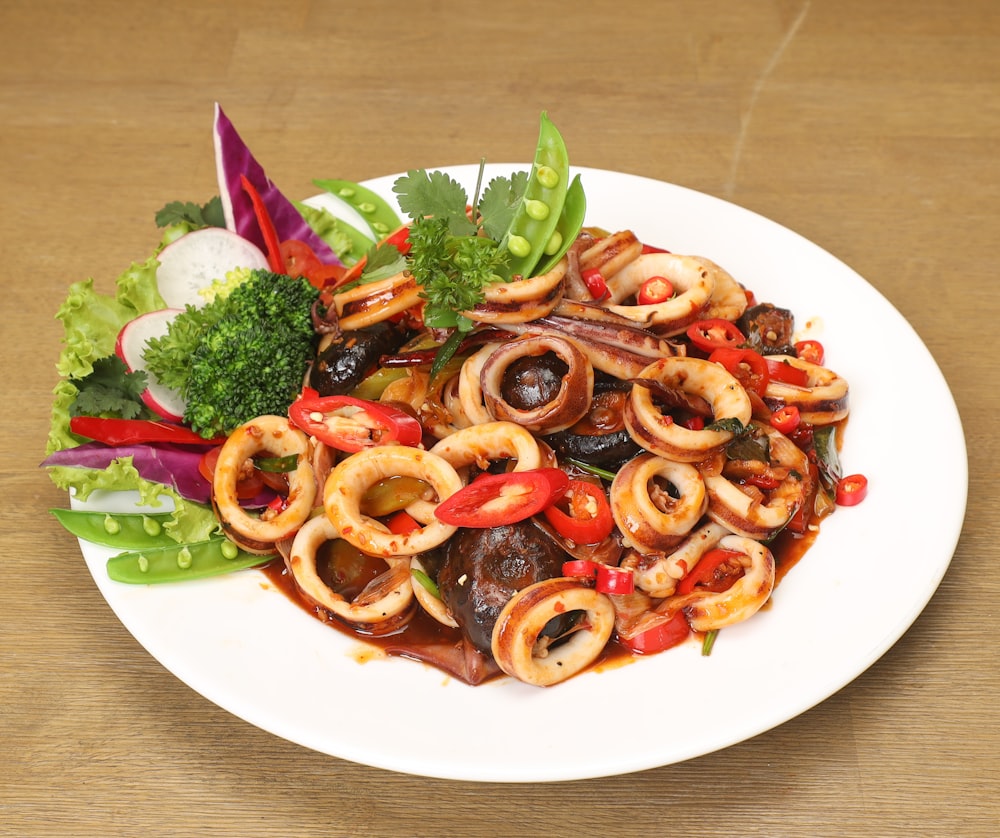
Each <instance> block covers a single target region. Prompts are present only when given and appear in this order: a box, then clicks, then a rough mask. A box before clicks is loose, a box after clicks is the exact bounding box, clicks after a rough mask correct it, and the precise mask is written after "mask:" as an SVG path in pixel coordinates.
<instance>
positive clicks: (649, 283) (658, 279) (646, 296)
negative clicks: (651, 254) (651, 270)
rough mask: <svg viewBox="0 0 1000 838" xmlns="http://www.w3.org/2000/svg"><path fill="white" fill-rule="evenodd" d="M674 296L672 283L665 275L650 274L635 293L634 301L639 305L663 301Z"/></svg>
mask: <svg viewBox="0 0 1000 838" xmlns="http://www.w3.org/2000/svg"><path fill="white" fill-rule="evenodd" d="M673 296H674V286H673V283H672V282H671V281H670V280H669V279H667V278H666V277H665V276H651V277H650V278H649V279H647V280H646V281H645V282H644V283H642V285H640V286H639V291H638V293H637V294H636V295H635V301H636V302H637V303H638V304H639V305H641V306H648V305H655V304H656V303H665V302H666V301H667V300H669V299H670V298H671V297H673Z"/></svg>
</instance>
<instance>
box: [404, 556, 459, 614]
mask: <svg viewBox="0 0 1000 838" xmlns="http://www.w3.org/2000/svg"><path fill="white" fill-rule="evenodd" d="M409 568H410V575H411V577H412V575H413V572H414V571H419V572H420V573H427V568H425V567H424V565H423V563H422V562H421V561H420V559H419V558H417V557H416V556H413V557H412V558H411V559H410V564H409ZM411 586H412V588H413V595H414V596H415V597H416V598H417V603H418V604H419V605H420V607H421V608H423V609H424V611H426V612H427V614H428V615H429V616H431V617H433V618H434V619H435V620H437V621H438V622H439V623H441V625H444V626H450V627H451V628H458V623H457V622H456V620H455V618H454V617H452V616H451V614H449V613H448V606H446V605H445V604H444V600H442V599H441V597H439V596H435V595H434V594H432V593H431V592H430V591H428V590H427V588H425V587H424V586H423V585H421V584H420V581H419V580H412V582H411Z"/></svg>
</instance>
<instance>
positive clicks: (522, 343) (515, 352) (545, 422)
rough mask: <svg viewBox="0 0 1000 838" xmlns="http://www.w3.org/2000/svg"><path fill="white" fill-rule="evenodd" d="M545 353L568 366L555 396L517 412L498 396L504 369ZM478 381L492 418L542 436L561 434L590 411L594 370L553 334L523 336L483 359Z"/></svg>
mask: <svg viewBox="0 0 1000 838" xmlns="http://www.w3.org/2000/svg"><path fill="white" fill-rule="evenodd" d="M546 352H554V353H555V354H556V355H558V356H559V358H560V359H561V360H562V361H563V362H565V364H566V366H567V367H568V370H567V372H566V375H564V376H563V379H562V383H561V384H560V386H559V392H558V394H556V397H555V398H554V399H553V400H552V401H551V402H549V403H548V404H544V405H542V406H541V407H537V408H534V409H531V410H519V409H517V408H516V407H514V406H513V405H511V404H508V402H507V401H506V400H505V399H504V397H503V395H502V389H503V377H504V373H505V372H506V371H507V368H508V367H509V366H510V365H511V364H512V363H514V362H515V361H517V360H518V359H520V358H525V357H531V356H537V355H544V354H545V353H546ZM480 379H481V382H482V388H483V398H484V399H485V402H486V407H487V409H488V410H489V412H490V414H491V415H492V416H493V417H494V418H495V419H500V420H506V421H510V422H514V423H516V424H518V425H521V426H522V427H524V428H527V429H528V430H529V431H534V432H537V433H543V434H550V433H555V432H556V431H563V430H565V429H566V428H569V427H572V426H573V425H575V424H576V423H577V422H579V421H580V420H581V419H582V418H583V417H584V416H586V415H587V411H589V410H590V402H591V399H592V398H593V395H594V368H593V367H592V366H591V365H590V361H588V360H587V356H586V355H584V354H583V352H581V351H580V349H579V348H578V347H577V346H576V344H574V343H573V341H571V340H567V339H566V338H560V337H555V336H554V335H527V336H525V337H522V338H518V339H517V340H513V341H511V342H510V343H505V344H503V345H501V346H500V347H499V348H498V349H496V350H495V351H494V352H493V353H492V354H491V355H490V356H489V358H487V359H486V363H485V364H483V369H482V373H481V374H480Z"/></svg>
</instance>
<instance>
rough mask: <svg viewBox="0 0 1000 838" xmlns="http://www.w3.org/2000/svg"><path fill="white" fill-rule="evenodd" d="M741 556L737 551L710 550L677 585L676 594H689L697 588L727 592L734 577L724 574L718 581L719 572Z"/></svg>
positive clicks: (719, 548) (716, 548)
mask: <svg viewBox="0 0 1000 838" xmlns="http://www.w3.org/2000/svg"><path fill="white" fill-rule="evenodd" d="M741 555H742V554H741V553H740V552H738V551H737V550H725V549H723V548H722V547H715V548H713V549H711V550H709V551H708V552H707V553H705V555H703V556H702V557H701V558H700V559H699V560H698V563H697V564H696V565H695V566H694V567H693V568H691V572H690V573H688V575H687V576H685V577H684V578H683V579H681V581H680V582H678V583H677V590H676V593H678V594H689V593H691V591H693V590H694V589H695V587H696V586H701V587H708V588H709V589H710V590H715V589H719V590H723V591H724V590H726V589H727V588H729V587H730V585H731V584H732V577H731V575H730V574H723V575H722V578H721V579H717V578H716V577H717V571H718V570H719V568H720V567H721V566H722V565H724V564H726V562H730V561H732V560H733V559H736V558H737V557H739V556H741ZM720 585H721V587H719V586H720Z"/></svg>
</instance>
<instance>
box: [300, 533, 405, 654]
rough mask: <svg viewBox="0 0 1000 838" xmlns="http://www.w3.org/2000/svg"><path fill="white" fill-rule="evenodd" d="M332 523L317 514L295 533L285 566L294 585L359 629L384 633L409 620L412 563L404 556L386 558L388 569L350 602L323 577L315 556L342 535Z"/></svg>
mask: <svg viewBox="0 0 1000 838" xmlns="http://www.w3.org/2000/svg"><path fill="white" fill-rule="evenodd" d="M339 537H340V534H339V533H338V532H337V528H336V527H335V526H333V523H332V522H331V521H330V520H329V519H327V518H324V517H323V516H322V515H318V516H316V517H315V518H311V519H310V520H309V521H307V522H306V523H305V524H304V525H303V526H302V528H301V529H300V530H299V531H298V533H297V534H296V535H295V540H294V541H293V542H292V548H291V552H290V553H289V556H288V559H287V560H286V561H285V565H286V566H287V568H288V571H289V573H291V575H292V579H293V580H294V581H295V586H296V588H298V590H299V592H300V593H301V594H302V596H303V597H304V598H305V599H306V600H307V601H308V602H309V603H310V604H312V605H314V606H316V607H318V608H321V609H323V610H324V611H326V612H327V613H329V614H331V615H333V616H334V617H337V618H338V619H340V620H341V621H343V622H345V623H347V624H349V625H351V626H354V627H356V628H359V629H362V630H365V631H368V632H371V633H372V634H384V633H387V632H389V631H392V630H395V629H397V628H398V627H399V625H400V623H401V622H403V621H405V620H407V619H408V618H409V616H410V614H411V607H412V605H413V586H412V584H411V582H410V564H409V562H408V561H407V560H405V559H387V560H386V564H387V565H388V569H387V570H386V572H385V573H382V574H380V575H379V576H377V577H376V578H375V579H373V580H372V581H371V582H369V583H368V584H367V585H366V586H365V587H364V590H362V591H361V593H359V594H358V595H357V596H356V597H354V599H352V600H350V601H348V600H347V599H345V598H344V597H343V596H341V595H340V594H339V593H337V592H336V591H334V590H333V589H332V588H330V587H329V586H328V585H327V584H326V583H325V582H324V581H323V580H322V578H320V575H319V571H318V570H317V568H316V555H317V553H318V552H319V549H320V547H322V546H323V544H325V543H326V542H327V541H332V540H333V539H336V538H339Z"/></svg>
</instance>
